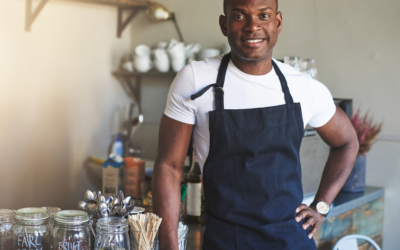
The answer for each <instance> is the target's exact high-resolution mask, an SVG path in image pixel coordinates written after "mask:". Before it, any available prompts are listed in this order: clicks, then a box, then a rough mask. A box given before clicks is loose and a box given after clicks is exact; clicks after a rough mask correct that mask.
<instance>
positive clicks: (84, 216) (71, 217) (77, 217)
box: [55, 210, 89, 225]
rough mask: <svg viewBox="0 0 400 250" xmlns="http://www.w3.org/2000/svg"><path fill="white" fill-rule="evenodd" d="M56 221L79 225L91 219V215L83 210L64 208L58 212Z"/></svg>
mask: <svg viewBox="0 0 400 250" xmlns="http://www.w3.org/2000/svg"><path fill="white" fill-rule="evenodd" d="M55 221H56V222H59V223H63V224H74V225H79V224H82V223H85V222H88V221H89V215H88V213H86V212H85V211H81V210H63V211H59V212H57V213H56V217H55Z"/></svg>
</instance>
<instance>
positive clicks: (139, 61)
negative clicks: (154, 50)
mask: <svg viewBox="0 0 400 250" xmlns="http://www.w3.org/2000/svg"><path fill="white" fill-rule="evenodd" d="M134 65H135V69H136V70H137V71H139V72H142V73H144V72H148V71H149V70H151V69H152V68H153V62H152V61H151V58H150V56H135V59H134Z"/></svg>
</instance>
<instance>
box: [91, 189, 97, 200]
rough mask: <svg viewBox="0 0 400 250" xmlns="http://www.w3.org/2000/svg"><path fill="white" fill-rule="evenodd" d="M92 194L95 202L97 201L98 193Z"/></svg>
mask: <svg viewBox="0 0 400 250" xmlns="http://www.w3.org/2000/svg"><path fill="white" fill-rule="evenodd" d="M92 193H93V197H94V201H96V200H97V193H96V191H93V192H92Z"/></svg>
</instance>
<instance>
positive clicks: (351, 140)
mask: <svg viewBox="0 0 400 250" xmlns="http://www.w3.org/2000/svg"><path fill="white" fill-rule="evenodd" d="M316 130H317V132H318V134H319V135H320V136H321V138H322V140H324V142H325V143H326V144H328V145H329V146H330V147H331V150H330V153H329V157H328V160H327V162H326V165H325V169H324V171H323V173H322V178H321V182H320V185H319V188H318V191H317V194H316V196H315V201H324V202H326V203H328V205H331V204H332V202H333V200H334V199H335V197H336V196H337V194H338V193H339V191H340V189H342V187H343V185H344V183H345V182H346V180H347V178H348V177H349V175H350V173H351V170H352V169H353V166H354V162H355V159H356V157H357V153H358V148H359V144H358V139H357V135H356V132H355V130H354V127H353V125H352V124H351V122H350V120H349V118H348V117H347V115H346V114H345V113H344V112H343V111H342V110H341V109H340V108H339V107H337V109H336V113H335V115H334V116H333V117H332V119H331V120H330V121H329V122H328V123H327V124H326V125H324V126H322V127H320V128H317V129H316ZM296 212H297V213H299V214H298V215H297V217H296V220H297V221H301V220H302V219H304V218H306V217H308V219H307V221H306V222H305V223H304V224H303V228H304V229H307V228H308V227H310V226H312V230H311V232H310V233H309V237H310V238H311V237H312V236H313V235H314V234H315V233H316V232H317V230H318V228H319V227H320V225H321V222H322V219H323V217H322V216H321V215H320V214H319V213H318V212H317V211H315V208H314V209H313V208H309V207H307V206H306V205H300V206H299V207H298V208H297V210H296Z"/></svg>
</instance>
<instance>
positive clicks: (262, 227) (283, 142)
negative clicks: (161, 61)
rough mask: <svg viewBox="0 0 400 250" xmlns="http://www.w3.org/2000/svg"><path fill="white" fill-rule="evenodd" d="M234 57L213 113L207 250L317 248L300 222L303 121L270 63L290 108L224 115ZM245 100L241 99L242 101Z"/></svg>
mask: <svg viewBox="0 0 400 250" xmlns="http://www.w3.org/2000/svg"><path fill="white" fill-rule="evenodd" d="M230 58H231V55H230V54H227V55H225V56H224V58H223V59H222V62H221V65H220V68H219V72H218V77H217V83H216V84H211V85H209V86H207V87H206V88H204V89H203V90H201V91H200V92H199V93H197V94H195V95H193V96H192V100H194V99H196V98H198V97H200V96H201V95H203V94H204V93H205V92H206V91H207V90H208V89H209V88H211V87H214V91H215V106H216V110H214V111H211V112H209V121H210V124H209V129H210V150H209V154H208V158H207V160H206V162H205V164H204V170H203V182H204V196H205V199H206V208H205V211H206V213H207V215H208V221H207V226H206V232H205V235H204V239H203V249H204V250H219V249H224V250H225V249H226V250H234V249H238V250H242V249H243V250H252V249H254V250H256V249H257V250H260V249H279V250H293V249H296V250H313V249H316V246H315V242H314V240H313V239H311V240H310V239H309V238H308V232H309V230H307V231H305V230H304V229H303V228H302V223H298V222H296V220H295V219H294V218H295V216H296V212H295V210H296V208H297V207H298V206H299V205H300V204H301V202H302V200H303V189H302V183H301V167H300V158H299V150H300V144H301V141H302V138H303V132H304V131H303V130H304V127H303V117H302V112H301V107H300V104H299V103H293V98H292V96H291V95H290V92H289V88H288V86H287V82H286V79H285V77H284V76H283V74H282V72H281V71H280V69H279V68H278V66H277V65H276V63H275V62H274V61H272V64H273V67H274V69H275V72H276V73H277V75H278V77H279V80H280V82H281V86H282V91H283V93H284V95H285V102H286V104H283V105H279V106H273V107H267V108H254V109H244V110H226V109H224V91H223V87H224V82H225V75H226V71H227V68H228V64H229V62H230ZM237 101H238V102H240V101H241V100H237Z"/></svg>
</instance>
